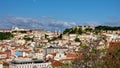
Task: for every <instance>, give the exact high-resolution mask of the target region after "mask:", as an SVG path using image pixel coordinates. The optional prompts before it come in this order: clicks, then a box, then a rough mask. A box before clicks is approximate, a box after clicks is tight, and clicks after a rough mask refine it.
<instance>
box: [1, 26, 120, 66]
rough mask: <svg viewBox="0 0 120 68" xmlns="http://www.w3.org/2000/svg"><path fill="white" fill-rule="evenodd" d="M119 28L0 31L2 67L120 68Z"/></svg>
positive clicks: (14, 29)
mask: <svg viewBox="0 0 120 68" xmlns="http://www.w3.org/2000/svg"><path fill="white" fill-rule="evenodd" d="M119 51H120V27H110V26H97V27H93V26H74V27H72V28H67V29H65V30H64V32H59V30H55V31H54V32H50V31H44V30H42V29H32V30H31V29H23V28H19V27H12V28H11V29H4V30H3V29H2V30H0V68H119V65H120V60H119V59H120V52H119Z"/></svg>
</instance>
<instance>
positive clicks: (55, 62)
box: [51, 60, 63, 67]
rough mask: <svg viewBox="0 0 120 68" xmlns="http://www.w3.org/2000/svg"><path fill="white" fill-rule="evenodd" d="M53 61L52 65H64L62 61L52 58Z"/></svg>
mask: <svg viewBox="0 0 120 68" xmlns="http://www.w3.org/2000/svg"><path fill="white" fill-rule="evenodd" d="M51 62H52V66H54V67H57V66H62V65H63V64H62V63H61V62H59V61H56V60H52V61H51Z"/></svg>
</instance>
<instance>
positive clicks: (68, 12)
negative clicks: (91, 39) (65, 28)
mask: <svg viewBox="0 0 120 68" xmlns="http://www.w3.org/2000/svg"><path fill="white" fill-rule="evenodd" d="M11 16H12V18H16V17H20V18H22V19H28V18H31V19H33V18H34V19H37V20H38V18H39V21H41V20H40V18H42V23H46V22H45V21H44V22H43V20H48V19H50V20H51V19H52V20H53V19H54V20H55V21H60V22H59V23H57V24H58V25H59V24H60V23H61V21H62V22H67V24H69V22H72V23H73V22H74V23H75V24H82V25H86V23H87V24H91V23H92V24H94V25H99V24H105V25H109V24H111V25H112V24H113V23H114V22H115V23H116V24H117V25H119V26H120V24H119V23H118V22H120V0H0V18H1V19H0V20H2V22H3V19H4V20H6V17H7V18H8V17H10V18H11ZM43 18H44V19H43ZM2 22H0V23H2ZM47 22H51V21H49V20H48V21H47ZM4 26H5V25H4Z"/></svg>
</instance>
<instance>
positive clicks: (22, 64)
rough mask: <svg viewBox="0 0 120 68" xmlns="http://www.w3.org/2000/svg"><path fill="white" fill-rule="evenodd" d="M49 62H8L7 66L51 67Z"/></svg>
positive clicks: (14, 67) (23, 67) (11, 67)
mask: <svg viewBox="0 0 120 68" xmlns="http://www.w3.org/2000/svg"><path fill="white" fill-rule="evenodd" d="M50 65H51V62H43V63H32V62H31V63H27V62H26V63H20V64H10V65H9V68H51V67H50Z"/></svg>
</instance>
